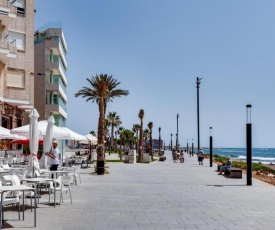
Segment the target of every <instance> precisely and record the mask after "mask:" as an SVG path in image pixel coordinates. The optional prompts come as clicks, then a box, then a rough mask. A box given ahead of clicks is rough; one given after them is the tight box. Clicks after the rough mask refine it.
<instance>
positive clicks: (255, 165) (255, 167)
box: [214, 154, 275, 174]
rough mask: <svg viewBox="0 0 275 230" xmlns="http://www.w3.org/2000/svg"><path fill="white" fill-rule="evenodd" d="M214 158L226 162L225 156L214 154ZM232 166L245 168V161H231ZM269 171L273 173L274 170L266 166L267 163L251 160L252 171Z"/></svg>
mask: <svg viewBox="0 0 275 230" xmlns="http://www.w3.org/2000/svg"><path fill="white" fill-rule="evenodd" d="M214 157H215V159H216V160H217V161H219V162H221V163H226V162H227V157H223V156H219V155H216V154H215V155H214ZM232 166H233V167H236V168H240V169H246V162H245V161H232ZM257 170H261V171H269V172H271V173H273V174H275V170H274V169H272V168H270V167H268V166H267V165H264V164H261V163H255V162H252V171H257Z"/></svg>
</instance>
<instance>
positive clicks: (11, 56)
mask: <svg viewBox="0 0 275 230" xmlns="http://www.w3.org/2000/svg"><path fill="white" fill-rule="evenodd" d="M33 31H34V1H33V0H15V1H14V0H13V1H8V0H0V123H1V124H0V125H1V126H2V127H5V128H8V129H11V128H15V127H19V126H22V125H24V124H27V123H29V119H28V117H27V113H26V111H27V110H29V109H31V108H32V107H33V104H34V101H33V98H34V94H33V93H34V74H33V73H34V44H33Z"/></svg>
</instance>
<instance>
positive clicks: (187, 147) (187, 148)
mask: <svg viewBox="0 0 275 230" xmlns="http://www.w3.org/2000/svg"><path fill="white" fill-rule="evenodd" d="M188 150H189V146H188V139H187V145H186V152H187V154H188V152H189V151H188Z"/></svg>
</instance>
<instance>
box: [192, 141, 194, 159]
mask: <svg viewBox="0 0 275 230" xmlns="http://www.w3.org/2000/svg"><path fill="white" fill-rule="evenodd" d="M193 154H194V142H193V139H192V156H193Z"/></svg>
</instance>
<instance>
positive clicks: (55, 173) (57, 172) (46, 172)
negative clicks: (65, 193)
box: [43, 171, 67, 179]
mask: <svg viewBox="0 0 275 230" xmlns="http://www.w3.org/2000/svg"><path fill="white" fill-rule="evenodd" d="M43 173H45V174H54V175H55V179H57V176H58V174H67V172H66V171H44V172H43Z"/></svg>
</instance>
